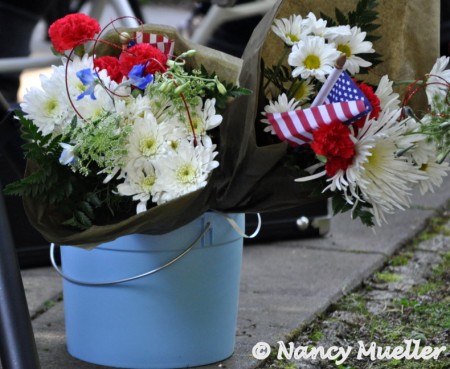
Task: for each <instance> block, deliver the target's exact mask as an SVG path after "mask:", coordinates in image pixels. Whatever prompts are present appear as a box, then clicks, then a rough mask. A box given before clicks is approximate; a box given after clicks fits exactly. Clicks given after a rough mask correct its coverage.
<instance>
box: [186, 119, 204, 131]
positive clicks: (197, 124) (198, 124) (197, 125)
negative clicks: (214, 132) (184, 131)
mask: <svg viewBox="0 0 450 369" xmlns="http://www.w3.org/2000/svg"><path fill="white" fill-rule="evenodd" d="M191 122H192V127H193V128H194V131H195V133H199V132H200V133H201V132H202V128H203V121H202V118H200V117H199V116H198V115H193V116H192V117H191ZM189 130H191V127H189Z"/></svg>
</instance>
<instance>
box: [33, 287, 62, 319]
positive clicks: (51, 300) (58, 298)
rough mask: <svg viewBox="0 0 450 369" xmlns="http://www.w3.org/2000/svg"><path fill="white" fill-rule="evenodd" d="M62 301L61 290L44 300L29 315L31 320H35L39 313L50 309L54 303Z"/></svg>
mask: <svg viewBox="0 0 450 369" xmlns="http://www.w3.org/2000/svg"><path fill="white" fill-rule="evenodd" d="M62 301H63V293H62V291H61V292H59V293H57V294H56V295H54V296H53V297H51V298H49V299H48V300H46V301H44V302H43V303H42V304H41V305H40V306H39V307H38V308H37V309H36V311H35V312H34V313H33V314H31V315H30V319H31V320H35V319H37V318H39V317H40V316H41V315H43V314H45V313H46V312H47V311H50V310H51V309H52V308H53V307H54V306H55V305H56V304H59V303H60V302H62Z"/></svg>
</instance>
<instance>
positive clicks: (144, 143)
mask: <svg viewBox="0 0 450 369" xmlns="http://www.w3.org/2000/svg"><path fill="white" fill-rule="evenodd" d="M157 148H158V145H157V142H156V139H155V138H154V137H145V138H143V139H141V141H140V142H139V150H140V151H141V153H142V155H144V156H152V155H153V154H155V153H156V150H157Z"/></svg>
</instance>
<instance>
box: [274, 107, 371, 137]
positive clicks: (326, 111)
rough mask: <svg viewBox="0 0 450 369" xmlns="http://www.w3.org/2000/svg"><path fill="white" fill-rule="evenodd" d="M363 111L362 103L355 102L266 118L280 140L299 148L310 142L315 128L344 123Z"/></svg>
mask: <svg viewBox="0 0 450 369" xmlns="http://www.w3.org/2000/svg"><path fill="white" fill-rule="evenodd" d="M365 109H366V107H365V105H364V101H362V100H355V101H346V102H337V103H332V104H323V105H319V106H315V107H312V108H308V109H298V110H291V111H287V112H283V113H267V118H268V120H269V123H270V124H271V125H272V126H273V128H274V130H275V132H276V134H277V136H278V138H279V139H280V140H282V141H287V142H288V143H289V144H290V145H291V146H299V145H303V144H305V143H308V142H310V141H311V140H312V138H313V135H312V133H313V131H314V130H316V129H317V128H319V127H321V126H323V125H325V124H330V123H331V122H335V121H341V122H346V121H348V120H350V119H352V118H354V117H356V116H358V115H360V114H361V113H362V112H364V111H365Z"/></svg>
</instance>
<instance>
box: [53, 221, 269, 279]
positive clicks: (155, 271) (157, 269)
mask: <svg viewBox="0 0 450 369" xmlns="http://www.w3.org/2000/svg"><path fill="white" fill-rule="evenodd" d="M219 214H221V215H223V216H224V217H225V219H226V220H227V221H228V223H230V225H231V227H233V229H234V230H235V231H236V232H237V233H238V234H239V235H240V236H241V237H243V238H253V237H255V236H256V235H257V234H258V232H259V230H260V229H261V216H260V215H259V214H257V216H258V226H257V228H256V230H255V232H253V233H252V234H251V235H249V236H248V235H246V234H245V233H244V232H243V231H242V230H241V229H240V227H239V225H238V224H237V223H236V221H235V220H234V219H232V218H230V217H228V216H227V215H225V214H223V213H219ZM210 229H211V223H210V222H208V223H206V225H205V228H204V229H203V231H202V232H201V233H200V235H199V236H198V237H197V238H196V239H195V240H194V241H192V242H191V243H190V244H189V246H188V247H187V248H186V249H184V250H183V251H182V252H181V253H180V254H178V255H177V256H175V257H174V258H173V259H172V260H169V261H168V262H167V263H165V264H163V265H161V266H159V267H157V268H155V269H152V270H149V271H148V272H145V273H142V274H138V275H135V276H133V277H128V278H123V279H117V280H115V281H107V282H86V281H81V280H79V279H75V278H72V277H69V276H68V275H67V274H65V273H64V272H63V271H62V270H61V269H60V268H59V266H58V265H57V264H56V260H55V244H54V243H51V244H50V261H51V263H52V265H53V268H54V269H55V271H56V272H57V273H58V274H59V275H60V276H61V277H63V278H64V279H65V280H66V281H69V282H72V283H74V284H78V285H81V286H111V285H116V284H120V283H125V282H131V281H135V280H137V279H141V278H144V277H147V276H149V275H152V274H155V273H157V272H159V271H161V270H163V269H165V268H167V267H168V266H170V265H172V264H173V263H175V262H177V261H178V260H180V259H181V258H182V257H183V256H185V255H186V254H187V253H189V251H191V250H192V249H193V248H194V246H195V245H196V244H197V242H198V241H200V240H201V239H202V238H203V236H204V235H205V234H206V233H207V232H208V231H209V230H210Z"/></svg>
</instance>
